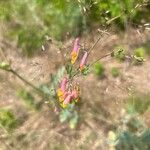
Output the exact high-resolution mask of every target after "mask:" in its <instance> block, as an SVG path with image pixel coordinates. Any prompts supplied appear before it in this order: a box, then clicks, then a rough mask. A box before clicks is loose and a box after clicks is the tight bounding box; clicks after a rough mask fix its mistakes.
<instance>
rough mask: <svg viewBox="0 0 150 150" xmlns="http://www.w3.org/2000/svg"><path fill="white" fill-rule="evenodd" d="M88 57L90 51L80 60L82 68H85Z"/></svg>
mask: <svg viewBox="0 0 150 150" xmlns="http://www.w3.org/2000/svg"><path fill="white" fill-rule="evenodd" d="M87 57H88V52H85V53H84V55H83V57H82V59H81V62H80V70H83V69H84V67H85V65H86V62H87Z"/></svg>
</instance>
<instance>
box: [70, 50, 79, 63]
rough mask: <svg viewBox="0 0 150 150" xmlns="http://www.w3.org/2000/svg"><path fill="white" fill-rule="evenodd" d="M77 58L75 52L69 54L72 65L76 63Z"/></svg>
mask: <svg viewBox="0 0 150 150" xmlns="http://www.w3.org/2000/svg"><path fill="white" fill-rule="evenodd" d="M77 57H78V53H76V52H72V53H71V63H72V64H74V63H75V62H76V60H77Z"/></svg>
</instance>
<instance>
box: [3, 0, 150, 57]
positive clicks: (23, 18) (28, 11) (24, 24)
mask: <svg viewBox="0 0 150 150" xmlns="http://www.w3.org/2000/svg"><path fill="white" fill-rule="evenodd" d="M147 2H148V1H146V0H123V1H122V0H1V1H0V21H1V22H3V23H4V24H5V25H6V26H7V31H8V33H7V37H9V38H11V40H16V39H17V41H18V45H19V47H21V48H22V50H23V52H24V54H26V55H28V56H30V55H32V54H34V52H36V51H37V50H38V49H39V48H41V45H43V44H44V42H45V36H46V35H47V36H50V37H52V38H54V39H56V40H65V37H66V35H68V36H69V37H72V36H80V35H82V34H86V33H89V32H90V31H91V30H92V29H93V28H95V27H102V26H110V25H111V26H112V25H113V26H115V27H117V28H119V29H122V30H123V29H124V28H125V25H126V23H127V22H130V23H132V24H131V25H134V26H135V25H136V24H144V23H146V22H147V20H148V17H149V15H148V14H149V13H150V5H145V4H146V3H147ZM143 16H144V18H143ZM113 20H114V21H113Z"/></svg>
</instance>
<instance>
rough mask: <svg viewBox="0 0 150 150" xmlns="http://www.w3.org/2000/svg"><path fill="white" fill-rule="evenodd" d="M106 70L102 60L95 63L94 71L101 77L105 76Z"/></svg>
mask: <svg viewBox="0 0 150 150" xmlns="http://www.w3.org/2000/svg"><path fill="white" fill-rule="evenodd" d="M104 71H105V68H104V66H103V64H102V63H100V62H97V63H95V65H94V72H95V74H96V75H97V76H98V77H100V78H102V77H104Z"/></svg>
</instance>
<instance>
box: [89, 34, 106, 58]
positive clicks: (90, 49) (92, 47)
mask: <svg viewBox="0 0 150 150" xmlns="http://www.w3.org/2000/svg"><path fill="white" fill-rule="evenodd" d="M104 33H105V32H102V33H101V35H100V36H99V38H98V39H97V40H96V42H95V43H94V44H93V45H92V46H91V47H90V48H89V50H88V55H89V54H90V53H91V51H92V50H93V49H94V47H95V46H96V44H97V43H98V42H99V41H100V40H101V37H102V35H103V34H104Z"/></svg>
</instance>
